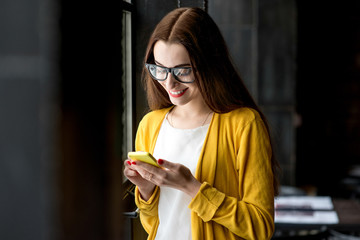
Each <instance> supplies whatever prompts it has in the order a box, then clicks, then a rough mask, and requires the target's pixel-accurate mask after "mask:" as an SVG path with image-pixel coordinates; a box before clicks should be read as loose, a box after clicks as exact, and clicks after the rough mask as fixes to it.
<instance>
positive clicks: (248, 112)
mask: <svg viewBox="0 0 360 240" xmlns="http://www.w3.org/2000/svg"><path fill="white" fill-rule="evenodd" d="M219 117H220V118H221V119H222V120H223V121H225V122H231V123H237V124H241V125H246V124H248V123H251V122H254V121H262V119H261V116H260V114H259V112H258V111H256V110H255V109H253V108H248V107H242V108H238V109H235V110H233V111H231V112H228V113H222V114H219Z"/></svg>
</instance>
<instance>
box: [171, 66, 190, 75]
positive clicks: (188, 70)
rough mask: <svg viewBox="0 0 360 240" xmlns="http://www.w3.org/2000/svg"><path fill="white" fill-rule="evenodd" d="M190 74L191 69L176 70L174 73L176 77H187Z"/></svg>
mask: <svg viewBox="0 0 360 240" xmlns="http://www.w3.org/2000/svg"><path fill="white" fill-rule="evenodd" d="M190 73H191V68H178V69H176V71H175V75H176V76H178V77H181V76H188V75H189V74H190Z"/></svg>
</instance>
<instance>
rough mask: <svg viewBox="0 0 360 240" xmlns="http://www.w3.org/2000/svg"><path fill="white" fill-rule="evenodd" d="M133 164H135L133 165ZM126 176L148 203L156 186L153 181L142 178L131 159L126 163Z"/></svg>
mask: <svg viewBox="0 0 360 240" xmlns="http://www.w3.org/2000/svg"><path fill="white" fill-rule="evenodd" d="M132 163H133V164H132ZM124 165H125V168H124V175H125V177H127V178H128V179H129V180H130V182H132V183H133V184H135V185H136V186H138V189H139V192H140V194H141V197H142V198H143V199H144V200H145V201H147V200H149V198H150V197H151V195H152V193H153V192H154V189H155V184H154V183H152V182H151V181H148V180H147V178H146V177H145V178H144V177H143V176H141V175H140V174H139V173H138V172H137V170H136V169H135V168H134V166H135V162H133V161H132V160H131V159H127V160H125V161H124Z"/></svg>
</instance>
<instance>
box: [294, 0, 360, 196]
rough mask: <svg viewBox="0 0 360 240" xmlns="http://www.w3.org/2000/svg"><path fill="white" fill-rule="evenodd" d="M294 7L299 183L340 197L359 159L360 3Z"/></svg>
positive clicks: (317, 4) (299, 2)
mask: <svg viewBox="0 0 360 240" xmlns="http://www.w3.org/2000/svg"><path fill="white" fill-rule="evenodd" d="M297 4H298V15H299V24H298V33H299V34H298V49H299V51H298V52H299V57H298V75H297V102H298V112H299V113H300V114H301V116H302V119H303V124H302V126H301V127H300V128H299V129H298V130H297V135H298V137H297V141H298V149H297V155H298V164H297V172H298V174H297V175H298V183H299V184H302V185H307V184H313V185H315V186H317V187H318V190H319V193H320V194H339V191H340V190H341V189H339V182H340V180H341V178H343V177H345V176H346V175H347V171H348V169H349V167H350V166H352V165H355V164H359V159H360V110H359V109H360V107H359V106H360V63H359V62H360V61H359V59H360V4H359V2H358V1H346V2H341V3H330V2H328V3H326V4H321V3H318V2H316V3H311V4H309V3H305V2H303V1H298V3H297ZM309 5H311V7H309Z"/></svg>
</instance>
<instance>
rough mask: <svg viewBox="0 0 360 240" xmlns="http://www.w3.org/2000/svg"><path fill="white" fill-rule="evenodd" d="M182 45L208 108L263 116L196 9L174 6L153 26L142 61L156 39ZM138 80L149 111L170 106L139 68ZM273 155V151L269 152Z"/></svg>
mask: <svg viewBox="0 0 360 240" xmlns="http://www.w3.org/2000/svg"><path fill="white" fill-rule="evenodd" d="M160 40H162V41H165V42H168V43H178V44H182V45H183V46H184V47H185V48H186V50H187V51H188V54H189V58H190V63H191V67H192V69H193V71H194V75H195V82H194V83H191V84H196V85H197V87H198V88H199V91H200V93H201V95H202V97H203V99H204V101H205V103H206V104H207V105H208V106H209V108H210V109H211V110H212V111H214V112H216V113H226V112H230V111H232V110H234V109H237V108H241V107H249V108H253V109H255V110H256V111H258V112H259V114H260V115H261V117H262V119H263V121H264V123H265V125H266V127H267V130H268V132H269V127H268V124H267V121H266V119H265V116H264V115H263V113H262V112H261V111H260V109H259V107H258V106H257V104H256V103H255V101H254V100H253V98H252V97H251V95H250V93H249V91H248V90H247V88H246V86H245V85H244V83H243V81H242V79H241V77H240V75H239V73H238V72H237V70H236V69H235V67H234V64H233V63H232V60H231V57H230V54H229V52H228V49H227V46H226V43H225V40H224V38H223V36H222V34H221V32H220V30H219V28H218V27H217V25H216V23H215V22H214V21H213V19H212V18H211V17H210V16H209V15H208V14H207V13H206V12H205V11H203V10H202V9H200V8H177V9H175V10H173V11H171V12H170V13H168V14H167V15H166V16H165V17H164V18H163V19H162V20H161V21H160V22H159V23H158V24H157V26H156V27H155V29H154V31H153V33H152V35H151V37H150V40H149V43H148V46H147V49H146V53H145V59H144V63H154V62H155V61H154V53H153V51H154V45H155V43H156V42H157V41H160ZM142 80H143V83H144V86H145V90H146V94H147V100H148V104H149V107H150V109H151V110H157V109H162V108H166V107H170V106H172V103H171V101H170V99H169V96H168V93H167V92H166V90H165V89H164V88H163V87H162V86H161V85H160V84H159V83H158V81H156V80H153V79H152V78H151V76H150V74H149V73H148V71H147V70H146V68H145V67H144V68H143V75H142ZM273 155H274V154H273ZM271 161H272V166H273V173H274V190H275V194H277V193H278V179H277V177H276V176H277V174H276V172H277V169H278V163H277V162H276V161H275V159H274V157H272V160H271Z"/></svg>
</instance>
